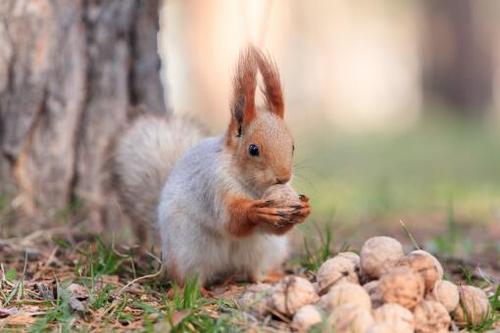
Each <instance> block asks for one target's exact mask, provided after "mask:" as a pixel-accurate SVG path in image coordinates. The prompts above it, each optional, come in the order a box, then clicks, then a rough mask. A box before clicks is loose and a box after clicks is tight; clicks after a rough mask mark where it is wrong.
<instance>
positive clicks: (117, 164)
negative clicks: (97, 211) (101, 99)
mask: <svg viewBox="0 0 500 333" xmlns="http://www.w3.org/2000/svg"><path fill="white" fill-rule="evenodd" d="M202 132H203V131H202V130H201V129H200V128H198V127H197V126H196V125H195V124H194V123H193V122H191V121H188V120H186V119H183V118H180V117H170V118H168V119H167V118H162V117H158V116H151V115H142V116H140V117H138V118H137V119H135V121H134V122H133V123H132V124H131V125H130V126H129V128H127V129H126V130H125V132H124V133H123V134H121V136H120V137H119V138H118V139H117V141H116V142H115V146H114V149H113V153H112V159H111V174H112V183H113V184H112V187H113V188H114V190H115V192H116V193H117V195H118V199H119V202H120V207H121V209H122V211H123V212H124V213H125V214H126V215H128V216H129V217H130V218H131V219H132V223H133V224H134V225H136V227H141V226H142V228H144V227H146V225H147V224H153V223H154V222H155V220H156V210H157V206H158V200H159V197H160V193H161V190H162V188H163V185H164V184H165V181H166V180H167V177H168V175H169V174H170V172H171V171H172V168H173V167H174V165H175V162H176V161H177V159H179V157H180V156H181V155H182V154H183V153H184V152H185V151H186V150H188V149H189V148H190V147H192V146H194V145H195V144H196V143H198V142H199V141H200V140H201V139H202V138H203V133H202ZM137 224H140V225H137Z"/></svg>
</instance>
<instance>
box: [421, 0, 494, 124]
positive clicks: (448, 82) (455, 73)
mask: <svg viewBox="0 0 500 333" xmlns="http://www.w3.org/2000/svg"><path fill="white" fill-rule="evenodd" d="M422 3H423V9H424V12H425V15H424V17H425V20H426V21H425V24H424V31H423V43H424V45H423V50H424V57H423V60H424V73H423V74H424V75H423V78H424V88H425V91H426V92H427V93H428V94H433V96H429V97H431V98H436V97H437V98H438V99H441V100H442V101H443V102H445V103H448V104H449V105H450V106H452V107H453V109H454V111H455V112H457V113H461V114H463V115H476V114H477V115H481V114H484V113H485V111H487V108H488V107H489V106H490V104H491V100H492V91H493V90H492V82H493V61H492V57H491V55H492V54H493V52H492V46H493V35H490V34H488V35H484V34H482V33H481V22H479V21H478V20H477V15H474V12H475V6H476V5H477V3H475V2H474V1H471V0H441V1H426V2H422Z"/></svg>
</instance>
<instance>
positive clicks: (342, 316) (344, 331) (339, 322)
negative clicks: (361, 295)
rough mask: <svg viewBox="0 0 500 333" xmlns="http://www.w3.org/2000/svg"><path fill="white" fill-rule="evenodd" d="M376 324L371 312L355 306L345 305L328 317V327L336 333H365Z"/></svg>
mask: <svg viewBox="0 0 500 333" xmlns="http://www.w3.org/2000/svg"><path fill="white" fill-rule="evenodd" d="M373 323H374V321H373V317H372V315H371V314H370V310H368V309H366V308H362V307H359V306H357V305H355V304H343V305H340V306H339V307H337V308H335V310H333V312H332V313H331V314H330V316H329V317H328V325H329V326H330V327H331V328H332V329H333V330H334V331H335V333H365V332H366V330H367V329H368V328H369V327H370V326H372V325H373Z"/></svg>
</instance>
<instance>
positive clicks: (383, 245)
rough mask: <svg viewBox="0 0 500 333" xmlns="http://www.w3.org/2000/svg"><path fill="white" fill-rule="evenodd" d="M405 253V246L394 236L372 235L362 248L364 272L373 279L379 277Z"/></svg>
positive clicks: (362, 267)
mask: <svg viewBox="0 0 500 333" xmlns="http://www.w3.org/2000/svg"><path fill="white" fill-rule="evenodd" d="M403 255H404V253H403V246H402V245H401V243H400V242H398V241H397V240H395V239H394V238H391V237H385V236H379V237H372V238H370V239H368V240H367V241H366V242H365V244H364V245H363V247H362V248H361V255H360V257H361V270H362V273H363V274H364V275H366V276H367V277H369V278H371V279H378V278H380V277H381V276H382V274H384V273H385V272H387V271H388V270H389V269H390V268H392V267H394V265H395V264H396V262H397V261H398V260H399V259H400V258H401V257H402V256H403Z"/></svg>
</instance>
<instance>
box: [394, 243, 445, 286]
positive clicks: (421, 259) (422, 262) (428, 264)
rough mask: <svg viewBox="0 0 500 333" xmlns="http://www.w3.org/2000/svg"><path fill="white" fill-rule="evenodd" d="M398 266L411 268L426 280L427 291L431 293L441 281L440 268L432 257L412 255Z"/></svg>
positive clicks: (402, 260) (420, 254)
mask: <svg viewBox="0 0 500 333" xmlns="http://www.w3.org/2000/svg"><path fill="white" fill-rule="evenodd" d="M397 266H403V267H409V268H411V269H412V270H413V271H414V272H415V273H417V274H420V275H421V276H422V278H423V279H424V283H425V290H426V291H430V290H432V288H433V287H434V284H435V283H436V281H437V280H439V273H438V268H437V267H436V264H435V262H434V260H433V259H432V257H431V256H430V255H426V254H423V253H414V252H413V253H410V254H408V255H407V256H404V257H403V258H401V259H400V260H399V261H398V263H397Z"/></svg>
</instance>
